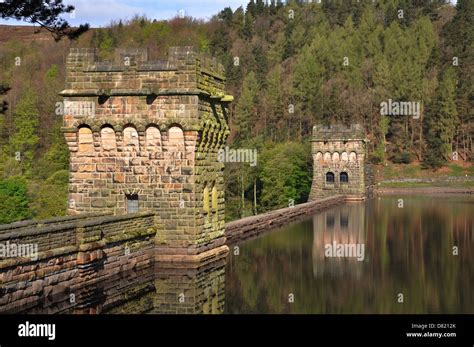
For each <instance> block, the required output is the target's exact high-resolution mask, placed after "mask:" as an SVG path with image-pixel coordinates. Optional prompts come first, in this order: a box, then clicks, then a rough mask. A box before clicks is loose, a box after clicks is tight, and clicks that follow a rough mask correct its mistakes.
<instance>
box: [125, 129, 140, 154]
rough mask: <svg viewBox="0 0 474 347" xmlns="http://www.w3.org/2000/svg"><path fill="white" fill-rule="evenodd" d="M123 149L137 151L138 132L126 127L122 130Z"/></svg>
mask: <svg viewBox="0 0 474 347" xmlns="http://www.w3.org/2000/svg"><path fill="white" fill-rule="evenodd" d="M123 147H124V148H128V149H132V150H136V151H138V150H139V148H140V145H139V141H138V132H137V130H136V129H135V128H134V127H131V126H128V127H126V128H125V129H123Z"/></svg>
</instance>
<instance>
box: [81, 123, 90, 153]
mask: <svg viewBox="0 0 474 347" xmlns="http://www.w3.org/2000/svg"><path fill="white" fill-rule="evenodd" d="M78 142H79V152H92V151H93V150H94V139H93V137H92V130H91V129H89V128H87V127H82V128H79V133H78Z"/></svg>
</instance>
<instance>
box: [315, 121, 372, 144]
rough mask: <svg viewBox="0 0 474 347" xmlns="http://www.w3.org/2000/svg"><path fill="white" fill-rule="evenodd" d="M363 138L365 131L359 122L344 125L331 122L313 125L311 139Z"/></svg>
mask: <svg viewBox="0 0 474 347" xmlns="http://www.w3.org/2000/svg"><path fill="white" fill-rule="evenodd" d="M329 139H331V140H336V139H341V140H346V139H347V140H350V139H354V140H364V141H365V132H364V129H363V127H362V126H361V125H360V124H351V125H350V126H346V125H343V124H332V125H329V126H327V125H320V124H319V125H315V126H313V139H312V141H319V140H329Z"/></svg>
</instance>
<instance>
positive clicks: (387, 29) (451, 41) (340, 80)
mask: <svg viewBox="0 0 474 347" xmlns="http://www.w3.org/2000/svg"><path fill="white" fill-rule="evenodd" d="M400 11H401V12H400ZM473 20H474V5H473V2H472V1H469V0H459V1H458V4H457V8H456V9H455V8H453V7H452V6H450V5H448V4H447V2H446V1H444V0H438V1H428V0H426V1H417V2H407V1H404V0H391V1H388V0H387V1H378V2H376V3H373V2H372V1H368V0H367V1H360V2H337V1H333V2H323V4H322V5H321V4H315V3H312V4H301V3H299V2H296V1H292V2H291V3H290V4H289V5H283V4H281V3H278V4H277V5H274V4H272V5H270V6H266V5H265V4H264V2H263V1H261V0H258V1H250V2H249V4H248V6H247V7H246V8H245V9H244V8H239V9H237V10H235V11H232V10H231V9H230V8H226V9H223V10H222V11H221V12H220V13H219V15H217V16H215V17H214V18H213V19H211V20H210V21H208V22H203V21H198V20H194V19H192V18H184V19H180V18H175V19H173V20H170V21H152V20H149V19H147V18H143V17H138V16H137V17H135V18H133V19H132V20H130V21H127V22H121V21H120V22H117V23H114V24H112V25H110V26H109V27H108V28H104V29H95V30H90V31H89V32H88V33H86V34H84V35H83V36H82V37H80V38H79V40H78V41H77V42H69V41H66V40H62V41H60V42H54V40H52V38H51V37H50V36H49V34H48V33H46V32H44V31H41V32H40V33H37V34H35V33H34V31H35V29H34V28H32V27H18V26H13V27H9V26H0V48H1V49H0V84H2V83H3V84H7V85H9V86H10V87H11V90H10V91H9V92H8V94H7V95H6V97H5V100H6V101H7V102H8V104H9V109H8V110H7V111H6V112H5V114H4V115H3V116H0V179H3V180H4V181H5V182H6V183H4V186H5V187H6V188H5V189H6V190H8V189H13V190H15V189H16V191H23V190H24V189H23V188H25V187H26V188H27V189H26V190H27V191H28V193H27V194H26V195H25V196H24V197H23V198H22V199H23V200H22V201H24V203H25V204H26V208H25V209H24V214H23V215H20V216H9V217H6V219H5V220H7V219H8V220H9V221H13V220H17V219H22V218H30V217H34V218H45V217H49V216H54V215H60V214H62V213H64V210H65V201H66V198H65V196H66V193H65V186H66V182H67V171H65V170H67V168H68V153H67V149H66V148H65V144H64V140H63V138H62V134H61V132H60V126H61V119H60V117H58V116H56V115H55V114H54V105H55V103H56V102H58V101H61V99H60V98H59V97H58V96H57V92H59V91H60V90H61V89H62V87H63V85H64V61H65V57H66V55H67V52H68V49H69V47H71V46H78V47H96V48H98V49H99V52H100V56H101V58H102V59H110V58H111V57H112V54H113V51H114V49H115V48H119V47H123V48H127V47H147V48H148V49H149V51H150V55H151V56H152V57H158V56H163V55H165V54H166V52H167V49H168V47H169V46H176V45H194V46H197V47H198V48H199V49H200V50H201V51H203V52H208V53H210V54H213V55H215V56H217V57H218V59H219V60H221V61H222V62H223V63H224V64H225V67H226V71H227V79H228V80H227V89H228V91H229V93H231V94H233V95H234V96H235V102H234V103H233V106H232V114H231V118H230V122H231V129H232V134H231V138H230V142H229V145H230V146H233V147H239V148H251V149H257V150H258V165H257V166H256V167H249V166H248V165H244V164H242V165H239V164H230V165H226V170H227V173H226V177H227V201H228V204H227V206H228V210H229V213H228V215H229V216H231V217H230V218H235V217H236V216H243V215H247V214H252V213H255V212H257V211H263V210H269V209H273V208H275V207H281V206H284V205H286V204H288V201H289V200H294V201H295V202H297V203H298V202H301V201H305V199H306V198H307V194H308V191H309V185H310V181H311V180H310V177H311V175H312V173H311V155H310V151H309V146H308V139H309V136H310V133H311V128H312V126H313V125H314V124H317V123H331V122H339V123H346V124H350V123H360V124H362V125H363V126H364V128H365V130H366V133H367V135H368V139H369V143H368V152H369V153H368V154H369V159H370V161H371V162H372V163H374V164H378V165H384V163H387V164H389V163H390V164H392V163H393V164H396V165H404V164H409V163H415V164H416V166H417V167H420V168H421V169H422V170H425V171H424V172H425V173H427V174H428V175H429V172H432V171H429V170H433V169H439V168H440V167H443V166H446V165H447V164H456V163H453V162H454V161H459V162H462V165H463V167H465V166H466V165H467V166H470V163H471V161H472V150H473V147H472V136H473V133H474V130H473V127H472V120H473V112H474V111H473V109H474V105H473V104H472V103H473V100H474V98H473V96H472V94H473V89H474V88H473V78H474V77H473V76H474V72H473V66H474V63H473V59H474V52H473V51H472V50H473V49H474V44H473V42H474V29H473V28H474V23H473ZM18 58H20V60H19V61H20V64H19V65H18V64H17V63H16V62H18ZM392 101H394V102H400V103H409V105H414V110H415V111H413V110H412V111H413V114H408V115H407V114H403V112H393V110H394V109H393V108H392V107H390V108H389V112H388V113H387V112H383V108H382V107H381V105H383V103H386V104H388V103H390V105H392ZM415 106H416V107H415ZM454 152H455V153H456V155H455V157H454V156H453V153H454ZM17 153H20V154H21V158H22V160H20V161H19V160H17ZM466 170H467V171H468V172H469V169H466ZM7 188H8V189H7ZM22 189H23V190H22ZM1 191H2V188H1V184H0V195H1ZM0 200H1V197H0ZM0 207H1V206H0ZM4 208H5V209H6V208H8V207H4ZM0 218H1V217H0ZM5 220H3V221H5ZM0 222H2V220H1V219H0Z"/></svg>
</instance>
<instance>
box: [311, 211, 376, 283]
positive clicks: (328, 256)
mask: <svg viewBox="0 0 474 347" xmlns="http://www.w3.org/2000/svg"><path fill="white" fill-rule="evenodd" d="M366 239H367V235H366V228H365V204H364V203H353V204H348V205H344V206H338V207H335V208H332V209H331V210H328V211H323V212H321V213H319V214H317V215H314V216H313V250H312V255H313V275H314V277H316V278H318V277H322V276H324V275H332V276H342V275H349V276H354V277H356V278H359V277H360V276H361V275H362V267H363V264H364V260H365V259H367V245H366ZM357 251H359V257H358V256H357ZM338 252H339V253H338ZM344 252H345V253H344ZM347 252H351V253H347ZM360 256H362V257H363V258H361V257H360Z"/></svg>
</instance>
